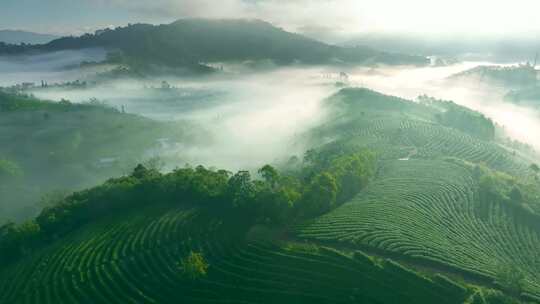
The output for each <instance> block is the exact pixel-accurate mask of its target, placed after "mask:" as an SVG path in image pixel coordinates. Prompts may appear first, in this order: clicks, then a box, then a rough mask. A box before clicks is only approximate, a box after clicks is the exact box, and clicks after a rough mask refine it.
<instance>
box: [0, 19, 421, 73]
mask: <svg viewBox="0 0 540 304" xmlns="http://www.w3.org/2000/svg"><path fill="white" fill-rule="evenodd" d="M96 47H100V48H106V49H108V50H110V51H114V50H116V51H119V53H116V54H115V55H116V56H110V60H115V61H121V62H127V63H130V64H131V65H145V64H158V65H165V66H170V67H197V66H201V64H204V63H208V62H231V61H232V62H244V61H259V60H271V61H273V62H275V63H276V64H291V63H304V64H339V63H351V64H370V63H387V64H418V65H420V64H426V63H427V59H426V58H424V57H420V56H408V55H401V54H392V53H384V52H379V51H376V50H373V49H371V48H368V47H355V48H344V47H339V46H334V45H328V44H325V43H322V42H319V41H316V40H313V39H309V38H307V37H305V36H302V35H299V34H294V33H290V32H286V31H284V30H282V29H280V28H276V27H274V26H272V25H271V24H270V23H267V22H264V21H260V20H207V19H182V20H178V21H176V22H173V23H171V24H163V25H150V24H134V25H129V26H126V27H119V28H116V29H114V30H111V29H106V30H102V31H97V32H96V33H95V34H86V35H83V36H81V37H64V38H60V39H57V40H54V41H51V42H49V43H47V44H44V45H39V46H33V47H30V48H26V49H22V50H19V51H24V50H34V51H36V50H39V51H59V50H68V49H82V48H96ZM1 52H2V49H1V48H0V53H1ZM4 52H9V49H7V50H4Z"/></svg>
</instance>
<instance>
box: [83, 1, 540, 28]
mask: <svg viewBox="0 0 540 304" xmlns="http://www.w3.org/2000/svg"><path fill="white" fill-rule="evenodd" d="M87 1H89V0H87ZM94 1H95V0H94ZM100 1H101V3H102V5H103V4H105V5H112V6H114V7H121V8H124V9H127V10H130V11H132V12H134V13H136V14H139V15H140V16H146V17H149V16H153V17H154V18H158V19H159V18H162V19H176V18H181V17H210V18H260V19H265V20H268V21H270V22H273V23H275V24H276V25H279V26H283V27H287V28H289V29H292V30H298V29H300V30H301V29H302V28H311V29H313V28H322V29H328V28H332V29H334V30H336V31H344V32H352V33H354V32H361V31H378V30H385V31H407V32H453V33H455V32H479V33H499V34H502V33H510V32H511V33H517V32H523V33H524V32H530V31H535V32H536V31H540V19H539V18H537V15H538V13H539V12H540V3H539V2H538V1H536V0H515V1H512V2H508V1H498V0H495V1H493V0H475V1H469V0H453V1H446V0H444V1H443V0H435V1H433V0H409V1H395V0H377V1H374V0H360V1H359V0H295V1H291V0H221V1H214V0H155V1H145V0H112V1H105V0H100Z"/></svg>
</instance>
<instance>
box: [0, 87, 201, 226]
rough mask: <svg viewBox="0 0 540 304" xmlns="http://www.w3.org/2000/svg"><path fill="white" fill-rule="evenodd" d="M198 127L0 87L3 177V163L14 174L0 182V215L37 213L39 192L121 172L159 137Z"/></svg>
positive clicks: (188, 134) (189, 133)
mask: <svg viewBox="0 0 540 304" xmlns="http://www.w3.org/2000/svg"><path fill="white" fill-rule="evenodd" d="M195 134H198V129H197V128H196V127H194V126H191V125H189V124H187V123H183V122H177V123H172V122H171V123H165V122H157V121H153V120H150V119H146V118H143V117H140V116H136V115H131V114H125V113H121V112H120V111H118V110H116V109H114V108H111V107H107V106H105V105H103V104H101V103H100V102H98V101H96V100H93V101H90V102H88V103H82V104H75V103H71V102H69V101H67V100H62V101H59V102H52V101H43V100H39V99H36V98H34V97H32V96H29V95H24V94H11V93H6V92H2V91H1V90H0V159H2V161H1V163H0V180H1V179H3V178H4V177H3V176H5V174H6V170H7V171H9V172H8V173H9V175H13V174H15V175H16V176H17V179H18V180H19V182H18V183H17V184H16V185H10V186H7V185H6V184H3V185H1V186H0V188H4V192H3V195H2V198H3V199H2V200H0V210H2V209H5V212H2V213H1V214H0V220H2V219H3V218H4V217H5V218H10V219H16V220H21V219H27V218H30V217H34V216H35V215H37V214H38V213H39V211H40V208H39V206H37V205H36V203H37V202H38V201H39V200H40V197H41V196H43V195H45V194H47V193H49V192H52V191H58V190H70V191H74V190H78V189H82V188H85V187H90V186H94V185H97V184H99V183H102V182H103V181H105V180H106V179H107V178H109V177H111V176H118V175H122V174H124V173H126V172H129V171H130V170H131V169H132V168H133V167H134V166H135V165H136V164H137V163H138V162H142V161H143V160H144V158H145V155H146V154H147V152H148V151H149V150H150V149H155V148H157V147H159V145H160V144H159V142H158V141H157V140H158V139H160V138H168V139H169V140H170V141H171V142H186V143H187V142H190V141H192V140H193V138H195ZM7 161H8V162H7ZM4 186H5V187H4ZM0 191H2V190H0ZM8 206H9V208H8Z"/></svg>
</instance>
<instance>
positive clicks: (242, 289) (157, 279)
mask: <svg viewBox="0 0 540 304" xmlns="http://www.w3.org/2000/svg"><path fill="white" fill-rule="evenodd" d="M144 213H146V214H144ZM235 226H236V227H235ZM240 226H241V225H233V224H231V223H227V222H225V221H223V220H217V218H216V217H214V216H211V215H208V214H205V213H203V212H202V211H199V210H197V209H190V208H176V209H172V210H161V211H159V212H158V211H151V212H142V213H138V215H132V216H125V217H123V218H121V219H119V218H114V219H108V220H104V221H103V222H101V223H99V224H97V223H96V224H92V225H89V226H87V227H86V228H83V229H82V230H80V231H77V232H75V233H73V234H71V235H70V236H68V237H67V238H64V239H62V240H61V241H59V242H57V243H55V244H53V245H51V246H50V247H49V248H46V249H44V250H43V251H40V252H37V253H35V254H34V255H33V256H31V257H28V258H27V259H25V260H22V261H20V262H19V263H17V264H15V265H13V267H10V268H8V269H5V270H2V271H0V303H5V304H8V303H9V304H12V303H50V304H52V303H55V304H56V303H66V304H67V303H388V304H390V303H463V301H464V300H465V298H466V297H469V296H472V295H473V293H474V290H470V289H465V288H464V287H462V286H460V285H458V284H456V283H454V282H452V281H449V280H448V279H446V278H444V277H440V276H436V277H434V278H431V279H430V278H426V277H423V276H420V275H418V274H416V273H414V272H412V271H411V270H409V269H406V268H404V267H402V266H400V265H399V264H396V263H394V262H391V261H378V262H377V263H376V262H375V261H374V260H373V259H372V258H370V257H368V256H366V255H365V254H363V253H360V252H357V253H355V254H354V255H345V254H342V253H339V252H337V251H334V250H331V249H325V248H317V249H315V250H312V249H313V247H309V249H310V250H305V249H303V245H298V244H288V245H287V246H277V245H273V244H272V243H261V242H255V241H250V242H249V241H246V240H245V239H244V232H245V230H243V227H240ZM192 250H193V251H199V252H202V253H203V254H204V257H205V259H206V260H207V261H208V263H209V265H210V266H209V269H208V275H207V276H206V277H204V278H202V279H200V280H195V281H193V280H189V279H187V278H186V277H185V276H184V275H183V272H182V270H181V268H180V266H179V265H180V261H181V259H182V258H183V257H185V256H186V255H187V254H188V253H189V252H190V251H192ZM397 286H399V287H397Z"/></svg>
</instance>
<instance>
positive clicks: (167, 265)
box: [0, 89, 540, 304]
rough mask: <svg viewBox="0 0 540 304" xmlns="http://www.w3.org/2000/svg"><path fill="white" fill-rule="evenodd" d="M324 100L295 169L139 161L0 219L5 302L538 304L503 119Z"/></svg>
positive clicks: (521, 189)
mask: <svg viewBox="0 0 540 304" xmlns="http://www.w3.org/2000/svg"><path fill="white" fill-rule="evenodd" d="M327 104H328V106H329V107H330V108H331V109H332V110H333V114H332V115H331V117H330V119H329V120H328V121H326V123H324V124H322V125H320V126H319V127H317V128H315V129H314V130H313V131H312V132H311V133H310V136H311V139H312V146H313V149H311V150H309V151H308V152H307V153H306V155H305V157H304V159H303V161H301V162H296V163H295V161H294V160H291V164H288V165H287V166H286V167H285V168H283V170H281V171H277V170H275V169H274V168H272V167H271V166H265V167H263V168H261V170H260V171H259V174H260V178H259V179H253V180H252V179H251V177H250V173H249V172H245V171H240V172H238V173H236V174H234V175H233V174H232V173H230V172H228V171H225V170H213V169H206V168H204V167H200V166H199V167H196V168H190V167H187V168H183V169H176V170H174V171H173V172H171V173H168V174H161V173H159V172H157V171H154V170H148V169H146V168H144V166H138V167H137V168H136V169H135V170H134V171H133V173H132V174H131V175H127V176H123V177H121V178H116V179H110V180H108V181H107V182H106V183H105V184H103V185H101V186H99V187H96V188H92V189H89V190H85V191H81V192H78V193H74V194H72V195H71V196H69V197H68V198H64V199H61V200H59V201H58V202H57V204H56V205H54V206H51V207H49V208H46V209H44V210H43V212H42V213H41V214H40V215H39V216H38V217H37V218H36V220H35V221H30V222H27V223H25V224H23V225H20V226H14V225H6V226H3V227H0V249H1V250H0V258H3V260H4V261H2V259H0V263H2V262H3V265H2V266H5V267H2V268H1V270H0V303H42V302H43V303H58V302H60V303H96V302H97V303H170V302H175V301H181V302H189V303H276V302H280V303H281V302H294V303H389V304H390V303H456V304H471V303H474V304H477V303H478V304H481V303H483V304H488V303H493V304H496V303H499V304H500V303H525V302H534V303H538V302H540V281H539V280H538V276H537V275H536V274H537V273H538V272H539V271H540V269H539V267H540V264H539V260H538V255H537V252H538V251H539V250H540V241H539V240H540V225H539V222H540V221H539V219H540V201H539V199H538V198H539V197H540V193H539V192H538V190H537V189H538V179H537V178H535V176H534V172H532V170H530V169H529V168H528V165H529V163H528V161H527V159H524V158H523V157H522V156H520V154H519V151H514V153H513V152H511V151H510V150H508V149H506V148H504V147H501V146H500V144H499V143H498V142H497V141H496V139H494V138H491V137H490V135H489V134H491V132H485V130H490V128H491V127H493V123H492V122H491V121H490V120H489V119H486V118H485V117H482V116H481V115H480V114H478V113H475V112H473V111H470V110H465V109H463V110H460V109H459V106H457V105H455V104H452V103H449V102H445V101H438V100H435V99H429V100H424V101H423V102H422V103H415V102H412V101H408V100H404V99H400V98H397V97H392V96H385V95H382V94H379V93H376V92H373V91H370V90H366V89H344V90H342V91H340V92H339V93H338V94H336V95H334V96H332V97H331V98H329V99H328V100H327ZM448 109H452V110H448ZM448 112H450V114H448ZM456 113H457V114H456ZM444 115H457V116H459V119H446V118H444ZM452 117H453V116H452ZM469 119H470V121H468V120H469ZM374 155H376V157H375V156H374ZM503 172H504V173H503ZM362 251H364V252H362ZM365 252H370V254H371V256H370V255H366V254H365ZM389 258H391V259H392V260H398V261H400V262H402V263H406V265H407V267H405V266H403V264H398V263H396V262H395V261H392V260H390V259H389ZM419 271H421V273H420V272H419ZM493 288H495V289H498V291H497V290H493ZM503 292H504V293H503Z"/></svg>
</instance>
